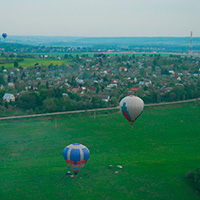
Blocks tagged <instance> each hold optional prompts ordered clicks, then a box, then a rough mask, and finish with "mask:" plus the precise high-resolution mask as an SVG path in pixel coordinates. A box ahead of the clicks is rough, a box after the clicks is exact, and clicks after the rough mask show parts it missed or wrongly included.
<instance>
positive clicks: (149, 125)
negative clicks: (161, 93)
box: [0, 103, 200, 200]
mask: <svg viewBox="0 0 200 200" xmlns="http://www.w3.org/2000/svg"><path fill="white" fill-rule="evenodd" d="M199 119H200V106H198V105H197V104H195V103H189V104H180V105H177V106H159V107H148V108H146V109H145V111H144V113H143V114H142V115H141V117H140V118H139V119H138V120H137V121H136V122H135V124H134V126H133V129H130V128H129V124H128V122H127V121H126V119H125V118H124V117H123V116H122V115H121V113H114V114H108V115H98V113H97V116H96V119H94V118H93V117H92V116H88V117H87V116H75V115H71V116H65V117H64V116H62V117H61V116H60V117H57V119H56V120H55V118H53V117H49V118H35V119H22V120H9V121H6V120H4V121H3V120H2V121H0V199H1V200H9V199H10V200H16V199H20V200H21V199H37V200H38V199H42V200H44V199H48V200H49V199H53V200H56V199H58V200H59V199H69V200H73V199H81V200H85V199H86V200H88V199H91V200H93V199H95V200H96V199H103V200H105V199H107V200H111V199H112V200H122V199H137V200H142V199H144V200H149V199H151V200H156V199H162V200H163V199H167V200H172V199H173V200H196V199H199V198H200V194H198V193H197V192H196V190H195V189H194V188H193V186H192V185H191V184H190V183H189V182H188V180H186V179H185V174H186V173H187V172H188V171H189V170H193V171H195V169H196V168H198V167H200V123H199ZM56 121H57V123H56ZM74 142H79V143H82V144H84V145H86V146H87V147H88V148H89V149H90V152H91V156H90V159H89V161H88V162H87V163H86V165H85V167H84V168H83V169H82V170H81V171H80V172H79V175H78V178H77V179H74V178H70V177H67V176H66V175H65V173H66V171H68V170H70V169H69V168H68V167H67V163H66V162H65V161H64V159H63V157H62V151H63V149H64V147H65V146H67V145H69V144H71V143H74ZM110 164H112V165H114V166H115V167H114V168H113V169H109V168H108V166H109V165H110ZM117 165H122V166H123V169H117V168H116V166H117ZM117 170H118V171H119V173H118V174H115V173H114V172H115V171H117ZM85 173H87V174H88V175H89V176H86V175H85Z"/></svg>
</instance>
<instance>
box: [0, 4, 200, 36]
mask: <svg viewBox="0 0 200 200" xmlns="http://www.w3.org/2000/svg"><path fill="white" fill-rule="evenodd" d="M0 13H1V17H0V31H1V32H7V33H8V35H38V36H42V35H43V36H87V37H105V36H108V37H126V36H130V37H134V36H150V37H151V36H173V37H182V36H183V37H185V36H189V35H190V31H193V35H194V36H195V37H200V0H7V1H1V4H0Z"/></svg>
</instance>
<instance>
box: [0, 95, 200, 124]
mask: <svg viewBox="0 0 200 200" xmlns="http://www.w3.org/2000/svg"><path fill="white" fill-rule="evenodd" d="M199 100H200V98H197V99H189V100H183V101H174V102H165V103H154V104H145V107H150V106H161V105H171V104H180V103H187V102H192V101H199ZM116 109H119V106H117V107H111V108H98V109H89V110H75V111H66V112H55V113H45V114H35V115H21V116H11V117H0V120H6V119H21V118H31V117H43V116H54V115H65V114H72V113H83V112H95V111H103V110H116Z"/></svg>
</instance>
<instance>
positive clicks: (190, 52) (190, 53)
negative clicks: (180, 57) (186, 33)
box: [189, 31, 192, 56]
mask: <svg viewBox="0 0 200 200" xmlns="http://www.w3.org/2000/svg"><path fill="white" fill-rule="evenodd" d="M189 55H190V56H191V55H192V31H191V32H190V51H189Z"/></svg>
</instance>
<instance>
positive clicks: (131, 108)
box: [119, 95, 144, 128]
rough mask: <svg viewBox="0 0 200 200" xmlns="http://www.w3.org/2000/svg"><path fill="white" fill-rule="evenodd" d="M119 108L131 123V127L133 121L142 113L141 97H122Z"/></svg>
mask: <svg viewBox="0 0 200 200" xmlns="http://www.w3.org/2000/svg"><path fill="white" fill-rule="evenodd" d="M119 106H120V110H121V112H122V114H123V115H124V117H125V118H126V119H127V120H128V121H129V122H130V123H131V128H132V125H133V122H134V121H135V120H136V119H137V118H138V117H139V116H140V115H141V114H142V112H143V111H144V102H143V100H142V99H141V98H139V97H136V96H134V95H131V96H127V97H124V98H123V99H122V100H121V101H120V104H119Z"/></svg>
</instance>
